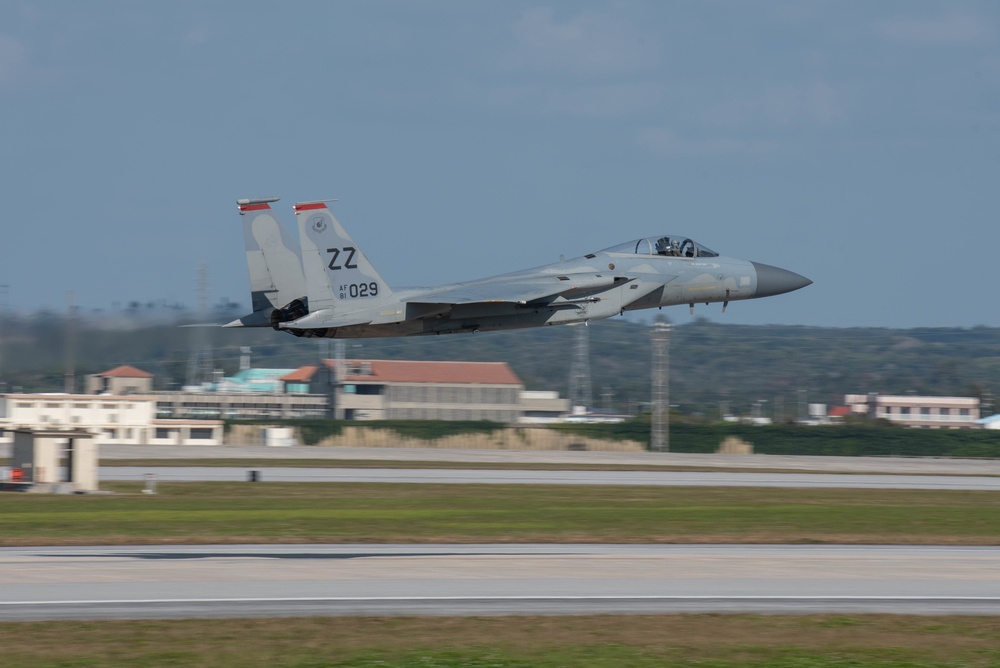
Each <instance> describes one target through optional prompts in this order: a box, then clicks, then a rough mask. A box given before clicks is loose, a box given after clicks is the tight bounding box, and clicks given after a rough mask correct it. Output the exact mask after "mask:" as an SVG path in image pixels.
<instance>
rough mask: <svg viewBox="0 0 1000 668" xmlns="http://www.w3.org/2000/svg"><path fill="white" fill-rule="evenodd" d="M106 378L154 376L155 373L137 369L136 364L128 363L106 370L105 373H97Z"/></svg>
mask: <svg viewBox="0 0 1000 668" xmlns="http://www.w3.org/2000/svg"><path fill="white" fill-rule="evenodd" d="M97 375H98V376H102V377H104V378H152V377H153V374H151V373H149V372H147V371H143V370H142V369H136V368H135V367H134V366H129V365H128V364H123V365H122V366H118V367H115V368H114V369H111V370H110V371H105V372H104V373H99V374H97Z"/></svg>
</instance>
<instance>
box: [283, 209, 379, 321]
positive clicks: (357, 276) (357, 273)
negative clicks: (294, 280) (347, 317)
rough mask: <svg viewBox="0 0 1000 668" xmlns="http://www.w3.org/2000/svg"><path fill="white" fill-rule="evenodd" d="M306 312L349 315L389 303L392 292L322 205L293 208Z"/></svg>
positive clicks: (331, 214)
mask: <svg viewBox="0 0 1000 668" xmlns="http://www.w3.org/2000/svg"><path fill="white" fill-rule="evenodd" d="M295 215H296V216H298V217H299V241H300V242H301V244H302V268H303V271H304V274H305V284H306V294H307V295H308V297H309V311H310V312H316V311H319V310H321V309H334V310H336V311H339V312H350V311H356V310H360V309H364V308H369V307H372V306H378V305H379V304H380V303H382V302H386V301H391V298H392V290H391V289H389V286H388V285H387V284H386V282H385V281H384V280H382V277H381V276H379V274H378V272H377V271H375V268H374V267H373V266H372V264H371V262H369V261H368V258H367V257H366V256H365V254H364V253H363V252H362V251H361V249H360V248H358V246H357V244H355V243H354V240H353V239H351V236H350V235H349V234H348V233H347V231H346V230H345V229H344V227H343V226H342V225H341V224H340V223H339V222H338V221H337V219H336V218H334V217H333V213H331V212H330V209H329V208H328V207H327V206H326V203H325V202H302V203H299V204H296V205H295Z"/></svg>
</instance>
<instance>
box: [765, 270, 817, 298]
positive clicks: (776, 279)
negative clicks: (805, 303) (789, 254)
mask: <svg viewBox="0 0 1000 668" xmlns="http://www.w3.org/2000/svg"><path fill="white" fill-rule="evenodd" d="M750 264H752V265H753V268H754V269H755V270H757V292H755V293H754V297H771V296H773V295H780V294H784V293H786V292H791V291H792V290H798V289H799V288H804V287H806V286H807V285H812V281H810V280H809V279H808V278H806V277H805V276H800V275H799V274H796V273H795V272H794V271H788V270H787V269H782V268H781V267H772V266H771V265H769V264H761V263H760V262H751V263H750Z"/></svg>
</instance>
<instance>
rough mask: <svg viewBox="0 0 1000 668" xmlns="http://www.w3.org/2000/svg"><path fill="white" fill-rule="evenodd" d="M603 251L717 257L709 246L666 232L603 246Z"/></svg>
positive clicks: (629, 253)
mask: <svg viewBox="0 0 1000 668" xmlns="http://www.w3.org/2000/svg"><path fill="white" fill-rule="evenodd" d="M603 252H605V253H623V254H628V255H665V256H668V257H718V256H719V254H718V253H716V252H715V251H714V250H712V249H711V248H708V247H707V246H702V245H701V244H699V243H698V242H696V241H694V240H692V239H688V238H686V237H681V236H675V235H673V234H667V235H663V236H657V237H648V238H645V239H636V240H635V241H627V242H625V243H623V244H618V245H617V246H612V247H611V248H605V249H604V251H603Z"/></svg>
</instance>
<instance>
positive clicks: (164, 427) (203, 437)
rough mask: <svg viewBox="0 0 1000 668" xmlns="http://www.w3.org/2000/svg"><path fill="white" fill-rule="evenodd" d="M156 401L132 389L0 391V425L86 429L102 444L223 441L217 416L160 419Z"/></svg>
mask: <svg viewBox="0 0 1000 668" xmlns="http://www.w3.org/2000/svg"><path fill="white" fill-rule="evenodd" d="M156 402H157V398H156V397H155V396H151V395H136V394H128V395H113V394H99V395H93V394H7V395H2V396H0V429H3V430H5V431H12V430H16V429H46V430H75V431H86V432H88V433H91V434H94V437H95V439H94V440H95V441H96V442H97V443H98V444H100V445H104V444H108V445H111V444H115V445H218V444H221V443H222V437H223V433H222V431H223V430H222V427H223V423H222V422H221V421H220V420H164V419H158V418H157V417H156ZM5 442H10V439H9V437H7V438H6V440H5Z"/></svg>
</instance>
